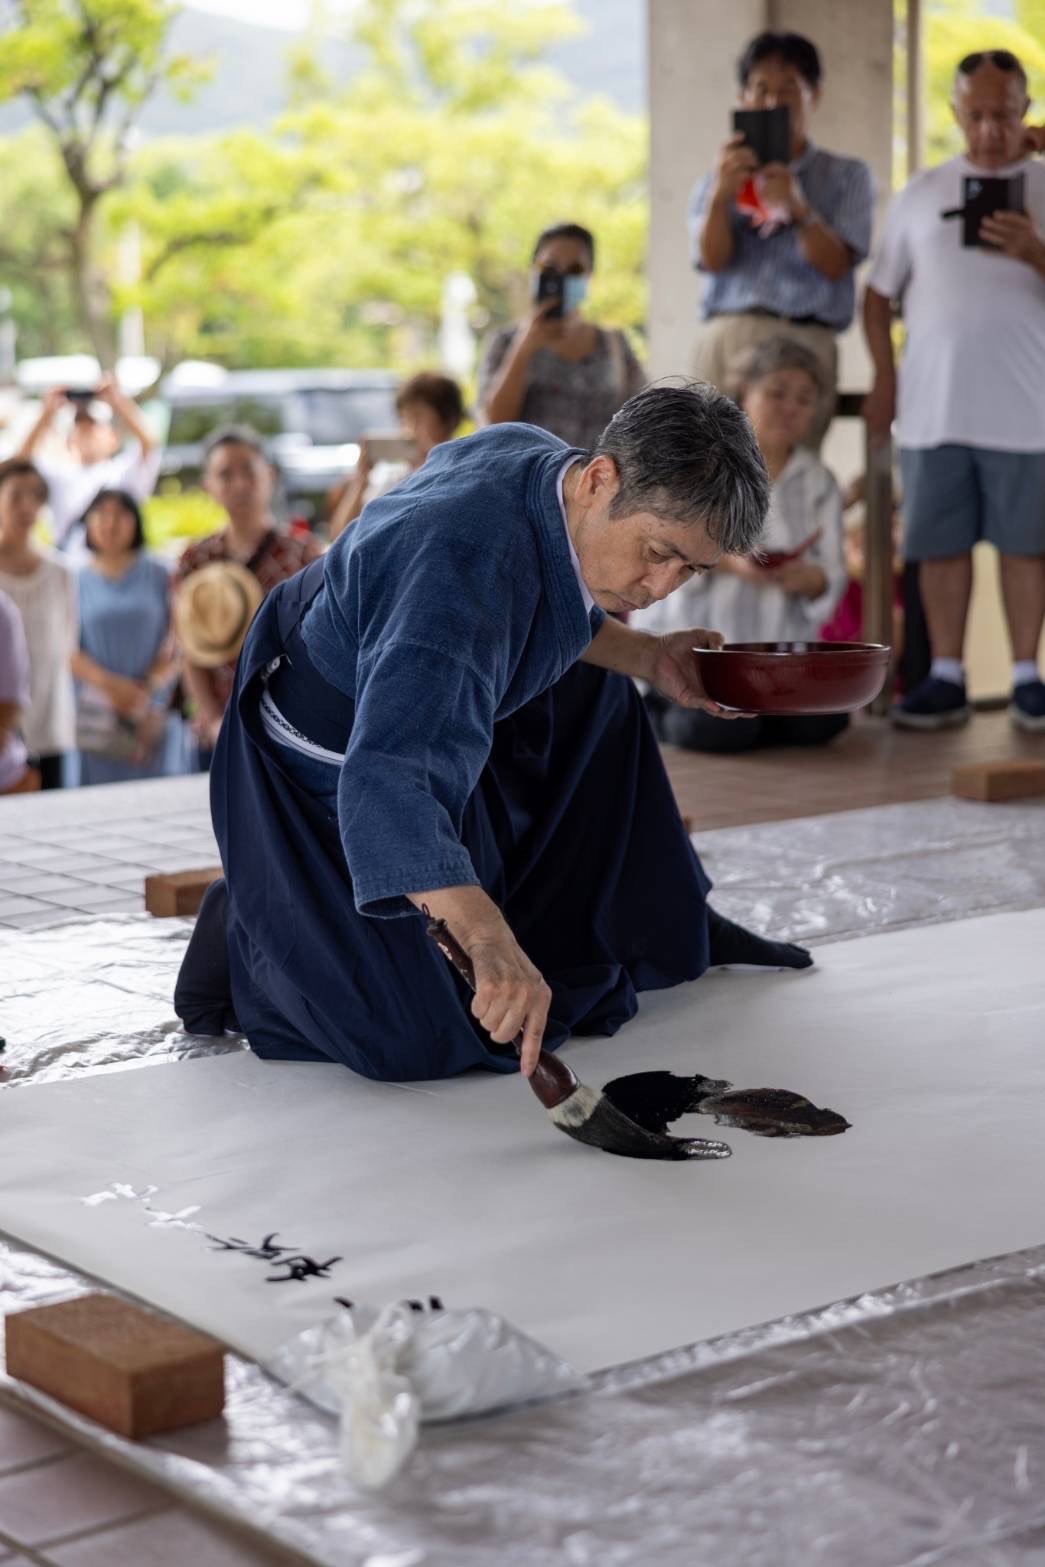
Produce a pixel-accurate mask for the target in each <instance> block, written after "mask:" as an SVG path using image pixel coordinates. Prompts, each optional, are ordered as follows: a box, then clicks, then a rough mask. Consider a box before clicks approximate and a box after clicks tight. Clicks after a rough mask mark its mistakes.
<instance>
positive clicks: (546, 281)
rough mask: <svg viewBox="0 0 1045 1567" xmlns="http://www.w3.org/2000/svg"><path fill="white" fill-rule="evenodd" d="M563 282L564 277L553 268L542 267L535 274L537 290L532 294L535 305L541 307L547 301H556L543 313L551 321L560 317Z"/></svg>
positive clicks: (564, 280)
mask: <svg viewBox="0 0 1045 1567" xmlns="http://www.w3.org/2000/svg"><path fill="white" fill-rule="evenodd" d="M565 282H566V278H565V275H564V274H563V273H562V272H559V271H557V270H556V268H555V267H543V268H542V269H541V271H540V272H538V274H537V290H536V293H535V294H534V298H535V299H536V301H537V303H538V304H539V305H543V304H544V302H545V300H547V299H554V300H555V301H557V302H556V304H554V305H552V306H551V307H550V309H548V310H546V311H545V312H544V314H545V315H546V316H547V317H549V318H550V319H551V320H555V319H556V318H557V317H559V316H561V315H562V293H563V285H564V284H565Z"/></svg>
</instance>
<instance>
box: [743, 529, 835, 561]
mask: <svg viewBox="0 0 1045 1567" xmlns="http://www.w3.org/2000/svg"><path fill="white" fill-rule="evenodd" d="M823 531H824V530H823V528H814V529H813V531H812V533H811V534H810V535H809V537H808V538H807V539H803V540H802V542H801V544H800V545H799V546H798V548H797V549H796V550H759V551H758V553H757V554H756V556H755V564H756V565H758V566H763V567H764V568H765V570H766V571H776V569H777V567H778V566H789V565H790V564H791V562H792V561H793V560H799V559H800V558H801V557H802V556H803V555H804V554H805V552H806V550H811V549H812V547H813V545H814V544H815V543H816V541H817V539H818V538H819V537H820V535H821V533H823Z"/></svg>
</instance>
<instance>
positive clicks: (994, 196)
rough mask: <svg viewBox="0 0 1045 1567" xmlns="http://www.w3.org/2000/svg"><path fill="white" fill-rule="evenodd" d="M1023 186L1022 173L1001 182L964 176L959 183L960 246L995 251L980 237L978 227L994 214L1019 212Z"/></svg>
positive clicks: (1022, 207) (969, 175)
mask: <svg viewBox="0 0 1045 1567" xmlns="http://www.w3.org/2000/svg"><path fill="white" fill-rule="evenodd" d="M1025 184H1026V182H1025V180H1024V177H1023V175H1022V174H1009V175H1006V176H1005V177H1004V178H1003V179H997V178H994V179H992V178H990V177H988V176H987V175H981V174H966V175H965V176H964V178H963V180H962V195H963V197H964V201H963V204H962V244H963V245H969V246H972V245H975V246H977V247H978V248H979V249H981V250H996V249H997V246H995V245H989V244H988V243H987V241H986V240H985V239H981V238H980V224H981V223H982V222H983V220H984V218H989V217H990V216H991V214H992V213H994V212H1022V211H1023V210H1024V206H1023V198H1024V190H1025Z"/></svg>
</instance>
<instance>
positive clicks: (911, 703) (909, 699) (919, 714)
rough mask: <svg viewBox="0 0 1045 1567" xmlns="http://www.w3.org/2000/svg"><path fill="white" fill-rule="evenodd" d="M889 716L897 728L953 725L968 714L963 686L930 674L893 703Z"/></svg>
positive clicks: (967, 716)
mask: <svg viewBox="0 0 1045 1567" xmlns="http://www.w3.org/2000/svg"><path fill="white" fill-rule="evenodd" d="M889 716H890V718H891V719H892V721H893V723H894V724H897V725H899V727H900V728H901V729H957V728H958V727H959V725H961V724H967V723H968V722H969V719H970V718H971V717H972V708H971V707H970V706H969V700H968V698H967V696H966V695H965V686H964V684H962V685H960V686H959V685H955V683H954V681H953V680H938V679H937V678H936V676H934V675H930V676H929V678H928V680H923V681H922V683H921V685H920V686H915V688H914V690H913V691H908V693H907V695H906V696H905V697H902V698H901V699H900V701H899V702H894V703H893V709H892V712H891V713H890V715H889Z"/></svg>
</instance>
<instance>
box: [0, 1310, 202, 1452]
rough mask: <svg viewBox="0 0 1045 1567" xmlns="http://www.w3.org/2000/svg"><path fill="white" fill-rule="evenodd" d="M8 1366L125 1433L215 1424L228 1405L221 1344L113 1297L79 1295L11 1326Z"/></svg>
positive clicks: (12, 1318)
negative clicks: (215, 1419)
mask: <svg viewBox="0 0 1045 1567" xmlns="http://www.w3.org/2000/svg"><path fill="white" fill-rule="evenodd" d="M6 1334H7V1370H8V1372H9V1374H10V1375H11V1376H13V1377H18V1378H20V1379H21V1381H23V1382H28V1383H30V1384H31V1385H32V1386H33V1387H36V1388H39V1389H40V1391H41V1392H43V1393H50V1395H51V1397H52V1398H56V1399H58V1400H59V1402H60V1403H63V1404H68V1406H69V1407H70V1409H77V1410H79V1412H80V1413H81V1414H83V1415H88V1416H90V1418H91V1419H92V1420H96V1421H97V1422H98V1424H99V1425H102V1426H105V1427H106V1429H107V1430H109V1431H115V1432H117V1434H118V1435H120V1436H129V1437H135V1438H137V1437H143V1436H152V1435H153V1434H154V1433H155V1432H157V1431H174V1430H176V1429H177V1428H178V1427H179V1426H188V1425H195V1424H196V1422H197V1421H200V1420H213V1419H214V1417H215V1416H216V1415H220V1414H221V1411H222V1409H223V1408H224V1405H225V1356H224V1352H223V1350H222V1347H221V1345H220V1344H218V1343H216V1342H215V1341H214V1339H211V1338H207V1337H206V1335H205V1334H203V1333H197V1332H196V1330H195V1329H194V1328H187V1327H185V1326H184V1325H183V1324H182V1323H180V1322H171V1321H169V1320H168V1319H167V1318H166V1317H160V1316H157V1315H156V1313H155V1312H152V1311H146V1310H145V1308H144V1307H142V1306H135V1305H132V1304H131V1303H130V1302H129V1301H124V1300H117V1298H116V1297H115V1296H114V1295H101V1294H93V1295H81V1296H79V1298H78V1299H76V1300H64V1301H60V1302H59V1303H58V1304H57V1305H55V1306H34V1307H32V1308H31V1309H30V1310H28V1311H15V1312H12V1313H11V1314H10V1315H9V1316H8V1317H7V1320H6Z"/></svg>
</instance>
